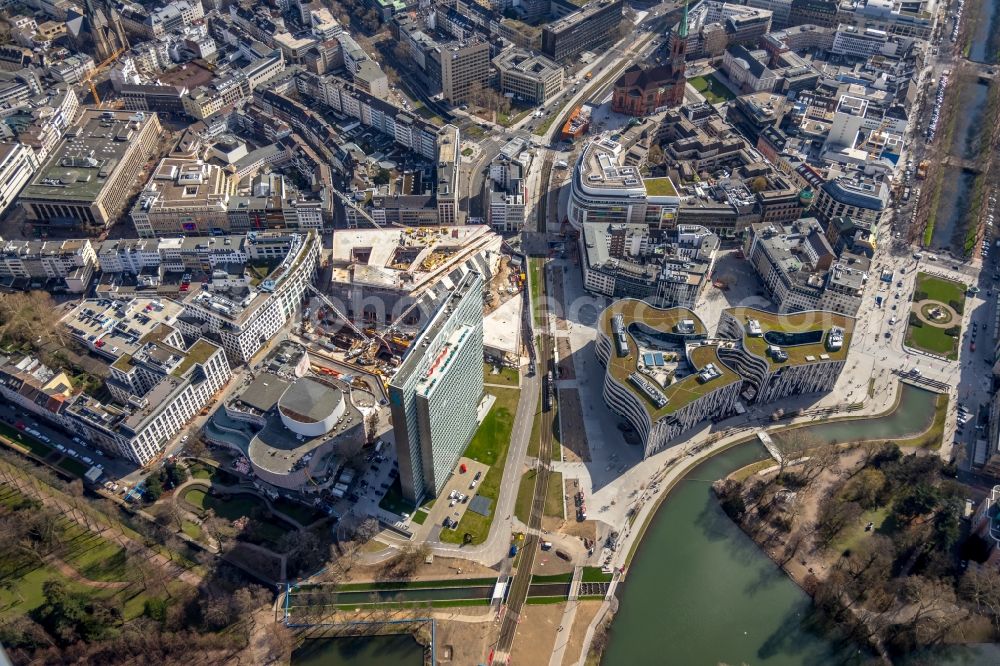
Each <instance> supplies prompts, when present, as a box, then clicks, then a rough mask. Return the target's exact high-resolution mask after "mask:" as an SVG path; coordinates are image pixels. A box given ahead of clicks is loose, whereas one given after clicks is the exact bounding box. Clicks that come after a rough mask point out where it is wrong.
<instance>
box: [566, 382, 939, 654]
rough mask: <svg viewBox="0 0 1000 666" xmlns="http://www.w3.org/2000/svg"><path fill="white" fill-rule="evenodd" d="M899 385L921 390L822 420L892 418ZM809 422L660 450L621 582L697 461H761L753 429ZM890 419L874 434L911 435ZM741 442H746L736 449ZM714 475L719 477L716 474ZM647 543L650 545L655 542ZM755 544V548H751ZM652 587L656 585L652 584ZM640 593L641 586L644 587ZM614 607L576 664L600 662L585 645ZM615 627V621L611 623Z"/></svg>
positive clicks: (630, 530)
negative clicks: (659, 462) (659, 460)
mask: <svg viewBox="0 0 1000 666" xmlns="http://www.w3.org/2000/svg"><path fill="white" fill-rule="evenodd" d="M904 387H906V389H907V390H908V391H918V392H920V391H922V389H920V388H917V387H914V386H911V385H909V384H904V383H903V382H897V383H896V385H895V389H894V390H892V391H882V392H879V393H878V394H877V396H876V397H874V398H868V399H867V400H866V401H865V403H864V404H863V405H862V406H861V407H860V408H859V409H857V410H855V411H854V412H851V413H850V414H848V413H847V412H846V410H845V411H844V413H843V416H842V417H841V418H840V419H837V418H834V419H832V420H827V421H824V424H832V423H835V422H840V421H843V422H844V425H845V427H849V424H850V423H857V422H859V421H860V420H861V419H867V420H871V419H883V418H888V417H891V416H892V415H893V414H895V413H896V412H897V410H900V411H902V408H901V405H903V403H904V402H906V401H904V400H903V398H902V395H903V389H904ZM924 402H926V401H924ZM920 405H921V408H920V409H919V410H918V411H919V412H921V415H922V416H926V417H930V412H929V410H927V409H926V408H924V407H923V406H922V405H923V402H920ZM909 407H910V405H907V406H906V409H909ZM809 423H813V424H816V421H815V416H814V415H812V414H801V415H799V414H797V415H796V416H794V417H793V418H791V419H789V420H788V421H787V422H784V423H780V424H777V423H771V422H762V423H760V424H756V425H744V426H740V427H734V428H727V429H725V430H722V431H720V432H716V433H711V434H709V431H707V430H706V431H702V432H701V433H699V434H698V435H696V436H695V437H693V438H692V439H691V440H689V442H688V443H686V444H685V445H684V446H683V447H682V448H679V449H678V450H674V451H669V452H664V453H663V454H660V455H661V456H663V460H664V462H663V463H662V466H661V467H660V469H659V470H658V471H657V473H655V474H654V475H652V477H651V480H650V482H649V484H648V486H647V488H646V492H645V494H644V497H643V500H644V501H643V502H642V503H641V504H640V505H639V506H638V507H637V510H636V511H635V512H634V514H633V515H632V520H631V521H630V523H629V524H628V526H627V527H626V529H625V530H623V532H622V535H621V539H620V548H619V550H618V551H617V554H616V555H617V557H616V561H615V563H614V564H615V566H616V568H620V569H621V571H622V577H621V580H625V579H629V580H630V579H631V575H632V571H631V568H632V566H633V560H634V559H635V558H636V556H637V554H638V552H640V551H639V543H640V542H641V543H643V544H646V543H647V542H648V541H649V539H648V534H647V533H648V532H650V531H655V530H656V529H657V523H659V521H660V520H661V519H660V515H661V505H662V504H664V503H665V500H670V499H672V498H673V497H674V495H675V494H676V493H677V492H680V493H682V494H683V493H685V492H686V490H685V487H683V486H681V487H678V486H679V483H680V481H682V480H685V479H687V478H688V475H689V474H690V473H691V472H692V471H693V470H695V469H700V466H701V465H706V464H709V462H710V461H712V460H716V459H718V458H726V457H728V456H730V455H731V454H732V455H736V454H737V452H738V454H739V456H746V455H748V454H747V453H746V452H749V451H752V452H753V454H752V456H754V457H755V458H756V460H760V459H761V458H762V457H763V456H764V455H765V454H764V450H763V448H762V447H759V446H757V445H756V444H753V443H752V440H753V439H754V437H755V436H756V432H757V431H760V430H764V431H768V430H770V431H772V432H774V431H779V430H786V429H789V428H792V427H795V426H805V425H808V424H809ZM891 423H893V424H895V425H894V427H897V428H901V429H900V430H897V431H896V432H894V433H890V432H881V433H879V434H878V435H876V436H878V437H880V438H883V437H889V438H891V437H893V436H894V435H895V436H897V437H902V436H909V435H912V433H913V432H914V428H913V427H912V426H911V425H910V421H909V420H906V419H903V420H898V421H892V422H891ZM931 423H933V419H932V420H931ZM856 427H857V426H855V428H856ZM928 427H930V426H929V425H928V423H927V422H924V425H923V426H920V427H918V428H917V429H926V428H928ZM855 428H852V429H851V433H850V435H851V436H852V437H854V438H856V439H860V438H861V437H860V436H858V435H854V434H853V433H854V429H855ZM740 445H745V446H744V447H741V446H740ZM720 454H722V455H721V456H720ZM668 456H669V457H668ZM743 466H744V465H739V466H737V467H736V468H738V467H743ZM736 468H733V469H736ZM733 469H728V470H726V472H725V473H724V474H722V475H720V476H725V474H728V473H729V472H731V471H733ZM714 478H719V476H716V477H714ZM713 480H714V479H713ZM713 502H714V500H713ZM654 516H657V521H655V522H654V521H653V517H654ZM649 547H650V548H655V546H649ZM754 548H756V547H755V546H754ZM660 555H661V553H657V556H660ZM637 564H639V565H641V564H642V562H641V560H637ZM762 575H763V574H762ZM618 582H619V581H616V584H617V583H618ZM640 587H642V588H644V587H645V586H643V585H641V586H640ZM653 587H655V585H654V586H653ZM626 588H627V589H629V590H631V589H632V587H631V586H630V585H626ZM643 591H645V590H644V589H643ZM785 594H788V592H785ZM623 598H624V597H623ZM615 605H617V599H612V600H610V601H608V602H605V604H604V606H603V607H602V609H601V611H600V612H599V613H598V614H597V616H596V618H595V620H594V622H593V623H591V626H590V628H589V629H588V635H587V638H586V640H585V646H586V647H585V650H584V652H583V653H582V654H581V657H580V663H583V662H584V660H586V661H587V663H591V662H593V661H594V660H595V659H596V660H597V661H598V662H599V660H600V656H599V655H595V654H592V652H591V649H590V648H591V645H592V641H593V638H594V637H595V636H597V637H598V638H600V636H601V634H602V632H601V627H600V625H601V623H603V622H604V621H605V619H606V616H607V615H608V614H609V613H610V612H611V611H612V609H613V607H614V606H615ZM614 626H618V625H617V624H616V625H614ZM611 634H612V638H611V639H610V643H611V644H613V643H614V642H615V641H614V638H613V637H614V635H615V630H614V629H612V631H611ZM601 642H602V641H600V640H598V641H597V643H598V645H595V647H603V646H602V645H600V644H599V643H601ZM777 663H780V662H777Z"/></svg>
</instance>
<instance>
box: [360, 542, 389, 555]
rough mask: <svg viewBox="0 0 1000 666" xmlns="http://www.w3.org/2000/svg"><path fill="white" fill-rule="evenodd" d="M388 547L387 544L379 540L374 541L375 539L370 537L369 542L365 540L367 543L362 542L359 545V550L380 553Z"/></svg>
mask: <svg viewBox="0 0 1000 666" xmlns="http://www.w3.org/2000/svg"><path fill="white" fill-rule="evenodd" d="M388 547H389V546H387V545H386V544H384V543H382V542H381V541H376V540H375V539H372V540H371V541H369V542H367V543H365V544H363V545H362V546H361V552H362V553H381V552H382V551H383V550H385V549H386V548H388Z"/></svg>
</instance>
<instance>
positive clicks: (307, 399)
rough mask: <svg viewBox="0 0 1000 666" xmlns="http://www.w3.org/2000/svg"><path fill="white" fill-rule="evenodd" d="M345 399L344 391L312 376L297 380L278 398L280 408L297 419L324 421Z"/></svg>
mask: <svg viewBox="0 0 1000 666" xmlns="http://www.w3.org/2000/svg"><path fill="white" fill-rule="evenodd" d="M343 400H344V394H343V392H342V391H341V390H340V389H338V388H334V387H333V386H330V385H327V384H325V383H322V382H320V381H319V380H316V379H313V378H311V377H303V378H302V379H299V380H297V381H295V382H294V383H293V384H292V385H291V386H289V387H288V389H287V390H286V391H285V392H284V394H283V395H282V396H281V398H280V399H279V400H278V409H280V410H281V411H282V412H284V413H285V414H286V415H288V416H289V417H291V418H294V419H295V420H296V421H303V422H315V421H322V420H323V419H325V418H326V417H328V416H329V415H330V414H332V413H333V411H334V409H336V407H337V405H339V404H340V403H341V402H343Z"/></svg>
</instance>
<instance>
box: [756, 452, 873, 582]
mask: <svg viewBox="0 0 1000 666" xmlns="http://www.w3.org/2000/svg"><path fill="white" fill-rule="evenodd" d="M863 458H864V452H863V451H861V450H856V451H849V452H843V453H841V455H840V457H839V458H838V460H837V464H836V465H834V466H833V467H831V468H830V469H827V470H824V471H823V472H822V473H821V474H820V475H819V477H818V478H817V479H816V480H815V481H813V483H812V484H810V485H809V486H808V488H807V489H806V490H800V491H798V492H797V493H796V497H795V503H796V504H797V506H798V512H797V514H796V516H795V520H794V522H793V524H792V529H791V531H790V532H789V533H788V534H787V535H785V534H781V535H777V534H774V535H772V534H771V529H772V528H762V529H767V530H768V531H767V532H762V533H760V534H758V535H756V536H754V540H755V541H757V542H758V543H759V544H760V546H761V548H763V549H764V551H765V552H766V553H767V554H768V556H770V557H771V559H772V560H774V561H775V562H779V563H781V562H784V564H783V568H784V569H785V571H786V572H787V573H788V575H789V576H790V577H791V578H792V580H794V581H795V582H796V583H798V584H799V585H800V586H801V585H803V584H804V582H805V579H806V577H807V576H809V574H812V575H813V576H815V577H816V578H817V579H819V580H822V579H824V578H825V577H826V574H827V570H828V566H829V564H830V563H829V562H827V561H826V559H825V558H824V553H825V552H826V551H825V549H822V548H814V547H813V545H812V537H811V536H810V535H811V534H812V532H813V528H814V526H815V523H816V515H817V512H818V510H819V502H820V499H821V498H823V497H826V496H827V495H828V494H829V492H830V490H831V488H832V487H833V485H834V484H835V483H836V482H837V481H838V480H840V478H841V475H842V474H843V475H846V474H849V473H850V472H851V471H852V470H854V469H855V468H857V466H858V465H860V464H862V461H863ZM774 474H776V471H770V472H767V473H766V474H765V475H763V476H762V477H761V478H766V477H772V476H774ZM772 536H773V537H776V538H772ZM789 547H795V548H796V550H795V551H794V553H791V552H789V550H788V549H789Z"/></svg>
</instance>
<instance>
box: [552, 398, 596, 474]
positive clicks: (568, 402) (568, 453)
mask: <svg viewBox="0 0 1000 666" xmlns="http://www.w3.org/2000/svg"><path fill="white" fill-rule="evenodd" d="M559 441H560V442H561V443H562V448H563V459H564V460H565V461H566V462H590V446H588V444H587V430H586V428H584V427H583V407H582V406H581V405H580V392H579V391H577V390H576V389H573V388H571V389H560V390H559Z"/></svg>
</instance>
